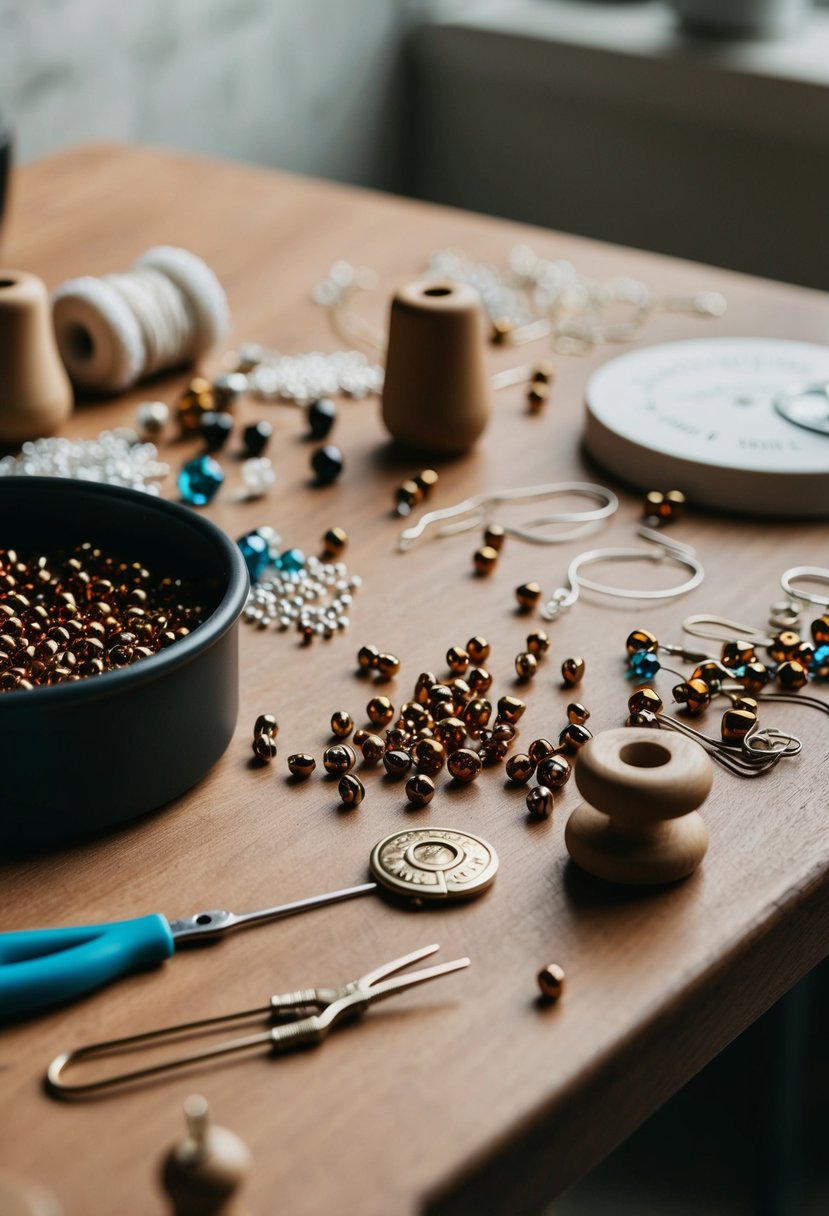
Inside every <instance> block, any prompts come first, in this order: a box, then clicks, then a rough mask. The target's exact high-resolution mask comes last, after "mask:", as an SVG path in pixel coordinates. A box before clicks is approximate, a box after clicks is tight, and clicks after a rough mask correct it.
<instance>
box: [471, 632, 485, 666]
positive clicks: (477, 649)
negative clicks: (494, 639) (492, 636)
mask: <svg viewBox="0 0 829 1216" xmlns="http://www.w3.org/2000/svg"><path fill="white" fill-rule="evenodd" d="M466 650H467V653H468V655H469V657H470V659H471V660H472V662H473V663H479V664H480V663H485V662H486V661H487V659H488V658H489V654H490V645H489V642H488V641H487V640H486V638H482V637H481V636H480V634H476V635H475V637H474V638H470V639H469V641H468V642H467V643H466Z"/></svg>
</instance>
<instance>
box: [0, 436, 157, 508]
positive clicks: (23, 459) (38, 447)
mask: <svg viewBox="0 0 829 1216" xmlns="http://www.w3.org/2000/svg"><path fill="white" fill-rule="evenodd" d="M169 471H170V467H169V465H166V464H164V463H163V462H162V461H160V460H159V459H158V451H157V449H156V447H155V445H154V444H152V443H138V442H137V435H136V433H135V431H133V430H131V429H130V428H129V427H118V428H117V429H116V430H114V431H102V432H101V434H100V435H98V437H97V438H96V439H78V440H72V439H65V438H59V437H53V438H48V439H36V440H34V441H33V442H32V443H24V444H23V447H22V448H21V451H20V455H19V456H4V457H3V459H2V460H0V477H70V478H74V479H75V480H77V481H98V482H106V484H107V485H111V486H127V487H128V488H129V489H131V490H143V491H144V493H145V494H155V495H157V494H159V492H160V491H159V483H160V482H161V481H163V479H164V478H165V477H166V476H167V474H168V473H169Z"/></svg>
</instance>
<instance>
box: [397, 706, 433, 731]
mask: <svg viewBox="0 0 829 1216" xmlns="http://www.w3.org/2000/svg"><path fill="white" fill-rule="evenodd" d="M400 718H401V720H402V721H403V722H404V723H405V724H406V727H407V729H409V730H413V731H414V732H415V733H417V734H419V733H420V732H421V731H424V730H431V728H432V727H433V726H434V718H433V717H432V715H431V714H430V713H429V710H428V708H427V707H426V706H425V705H420V704H419V703H418V702H417V701H407V702H406V703H405V705H403V706H402V708H401V710H400Z"/></svg>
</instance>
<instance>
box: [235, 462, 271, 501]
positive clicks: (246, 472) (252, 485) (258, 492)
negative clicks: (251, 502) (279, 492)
mask: <svg viewBox="0 0 829 1216" xmlns="http://www.w3.org/2000/svg"><path fill="white" fill-rule="evenodd" d="M242 481H243V482H244V483H245V490H246V491H247V496H248V498H264V496H265V495H266V494H267V492H268V490H270V488H271V486H272V485H274V484H275V482H276V473H275V472H274V469H273V465H272V464H271V462H270V460H268V458H267V456H256V457H252V458H251V459H250V460H246V461H245V462H244V463H243V465H242Z"/></svg>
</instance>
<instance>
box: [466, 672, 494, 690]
mask: <svg viewBox="0 0 829 1216" xmlns="http://www.w3.org/2000/svg"><path fill="white" fill-rule="evenodd" d="M466 680H467V683H468V685H469V690H470V692H471V693H472V694H473V695H474V696H476V697H477V696H481V694H482V693H485V692H489V690H490V688H491V687H492V676H491V675H490V674H489V672H488V671H487V669H486V668H485V667H473V668H472V669H471V671H469V672H467V676H466Z"/></svg>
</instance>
